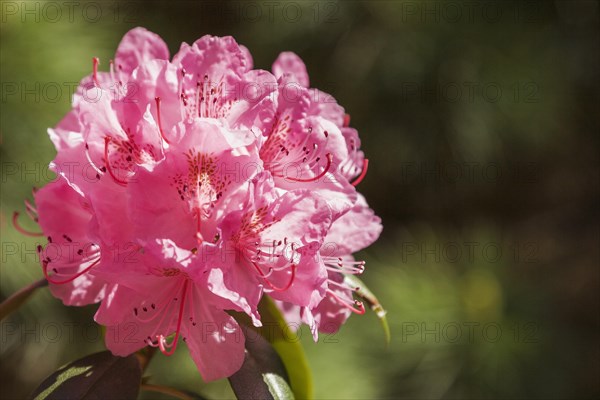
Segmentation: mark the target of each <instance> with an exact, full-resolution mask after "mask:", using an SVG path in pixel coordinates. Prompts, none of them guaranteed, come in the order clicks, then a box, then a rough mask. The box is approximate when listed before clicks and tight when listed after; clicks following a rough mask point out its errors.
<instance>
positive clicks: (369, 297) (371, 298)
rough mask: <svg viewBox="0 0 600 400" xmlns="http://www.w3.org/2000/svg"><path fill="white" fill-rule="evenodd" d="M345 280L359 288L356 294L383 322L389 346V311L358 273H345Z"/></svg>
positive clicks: (351, 285)
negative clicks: (387, 315) (358, 276)
mask: <svg viewBox="0 0 600 400" xmlns="http://www.w3.org/2000/svg"><path fill="white" fill-rule="evenodd" d="M344 281H345V282H346V284H347V285H348V286H350V287H355V288H357V290H356V294H357V295H358V297H360V298H361V299H362V300H363V301H364V302H365V303H367V305H368V306H369V307H370V308H371V310H373V311H374V312H375V315H377V318H379V321H380V322H381V326H382V327H383V333H384V335H385V344H386V346H389V344H390V340H391V337H392V336H391V334H390V327H389V325H388V322H387V318H386V317H385V315H386V314H387V312H386V311H385V310H384V309H383V306H382V305H381V303H380V302H379V300H377V297H375V295H374V294H373V292H371V291H370V290H369V288H368V287H367V285H365V284H364V282H363V281H361V280H360V279H358V278H357V277H356V275H344Z"/></svg>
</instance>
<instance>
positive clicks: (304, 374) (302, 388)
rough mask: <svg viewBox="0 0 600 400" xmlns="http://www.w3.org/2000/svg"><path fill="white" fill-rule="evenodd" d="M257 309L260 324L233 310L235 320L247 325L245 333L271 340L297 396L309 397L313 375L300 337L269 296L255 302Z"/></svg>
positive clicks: (311, 395)
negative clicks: (259, 326) (254, 324)
mask: <svg viewBox="0 0 600 400" xmlns="http://www.w3.org/2000/svg"><path fill="white" fill-rule="evenodd" d="M258 311H259V313H260V316H261V321H262V323H263V326H262V327H261V328H256V327H255V326H253V325H252V322H251V321H250V318H249V317H248V316H247V315H246V314H242V313H232V314H234V316H235V318H236V319H237V320H238V322H240V323H242V324H243V325H244V326H246V327H248V328H249V329H250V331H248V332H247V334H246V336H247V337H250V338H253V337H255V336H257V335H261V336H262V337H264V338H265V339H266V340H267V341H268V342H269V343H271V345H272V346H273V348H274V349H275V351H276V352H277V354H279V357H281V360H282V361H283V364H284V366H285V368H286V370H287V373H288V376H289V378H290V384H291V387H292V391H293V392H294V395H295V396H296V398H297V399H312V398H313V382H312V375H311V371H310V368H309V366H308V361H307V359H306V355H305V354H304V349H303V348H302V345H301V344H300V341H299V338H298V337H297V336H296V335H295V334H294V333H293V332H291V330H290V327H289V326H288V325H287V323H286V321H285V320H284V319H283V316H282V315H281V312H280V311H279V309H278V308H277V306H276V305H275V303H274V302H273V300H271V299H270V298H269V297H268V296H263V298H262V300H261V301H260V303H259V305H258ZM253 332H254V333H253Z"/></svg>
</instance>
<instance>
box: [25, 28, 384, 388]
mask: <svg viewBox="0 0 600 400" xmlns="http://www.w3.org/2000/svg"><path fill="white" fill-rule="evenodd" d="M98 65H99V62H98V60H97V59H94V61H93V64H92V68H93V72H92V74H91V75H90V76H88V77H86V78H84V79H83V80H82V82H81V85H80V86H79V88H78V89H77V92H76V94H75V95H74V101H73V108H72V110H71V111H70V112H69V113H68V114H67V116H66V117H65V118H64V119H63V120H62V121H61V122H60V123H59V124H58V125H57V127H56V128H54V129H50V130H49V135H50V138H51V140H52V141H53V143H54V145H55V147H56V149H57V155H56V157H55V159H54V160H53V162H52V163H51V165H50V167H51V169H52V170H54V171H55V172H56V173H57V175H58V178H57V180H56V181H55V182H53V183H51V184H49V185H47V186H46V187H44V188H42V189H41V190H39V191H38V192H37V193H36V194H35V200H36V204H37V211H36V209H35V208H34V207H33V206H32V205H30V204H28V203H27V209H28V213H29V214H31V216H32V217H33V218H34V219H35V220H38V214H39V224H40V227H41V229H42V231H43V235H45V236H47V237H48V244H46V245H45V246H44V247H42V246H40V248H39V249H40V257H41V262H42V266H43V271H44V274H45V275H46V277H47V278H48V280H49V282H50V286H51V290H52V292H53V294H54V295H55V296H57V297H59V298H61V299H62V300H63V302H64V303H65V304H68V305H83V304H88V303H93V302H100V306H99V308H98V311H97V313H96V316H95V319H96V321H97V322H98V323H100V324H102V325H105V326H106V327H107V335H106V345H107V347H108V348H109V349H110V350H111V351H112V352H113V353H115V354H118V355H127V354H131V353H132V352H135V351H136V350H138V349H140V348H142V347H144V346H147V345H150V346H157V347H159V348H160V350H161V351H162V352H163V353H164V354H166V355H171V354H173V352H174V351H175V349H176V347H177V344H178V342H179V339H180V338H181V339H182V340H183V341H185V343H186V344H187V346H188V348H189V350H190V354H191V356H192V358H193V360H194V362H195V363H196V365H197V367H198V369H199V371H200V373H201V374H202V376H203V377H204V379H206V380H212V379H217V378H221V377H225V376H230V375H231V374H233V373H234V372H235V371H237V370H238V369H239V367H240V366H241V364H242V362H243V359H244V341H245V339H244V335H243V332H242V329H241V327H240V326H239V325H238V323H237V322H236V320H235V319H234V318H233V317H231V316H230V314H229V313H228V312H227V311H229V310H235V311H239V312H243V313H246V314H247V315H248V316H250V317H251V319H252V322H253V323H254V325H256V326H261V316H260V314H259V312H258V304H259V301H260V300H261V298H262V296H264V295H268V296H270V297H272V298H273V299H276V300H277V301H278V302H279V304H281V305H282V307H284V308H286V309H289V310H293V313H295V314H296V317H297V319H299V320H300V319H301V320H302V321H303V322H305V323H308V324H309V325H310V326H311V328H312V329H313V331H314V332H315V335H316V332H317V330H321V331H325V332H331V331H334V330H337V329H338V328H339V326H340V325H341V324H342V323H343V322H344V321H345V320H346V319H347V318H348V316H349V314H350V313H351V311H355V312H358V313H362V312H363V311H364V308H363V307H362V304H361V303H359V302H355V300H354V299H353V295H352V288H350V287H348V285H346V283H345V280H344V274H356V273H360V272H362V270H363V264H364V263H363V262H356V261H354V259H353V258H352V256H351V254H352V253H353V252H355V251H358V250H360V249H362V248H364V247H366V246H368V245H369V244H371V243H372V242H373V241H374V240H375V239H376V238H377V237H378V236H379V233H380V231H381V224H380V220H379V219H378V218H377V217H375V216H374V214H373V212H372V210H370V209H369V208H368V206H367V204H366V201H365V200H364V198H363V197H362V196H361V195H360V194H358V192H357V191H356V189H355V186H356V185H357V184H358V182H360V180H361V179H362V178H363V177H364V174H365V173H366V167H367V163H366V160H365V159H364V155H363V154H362V152H361V151H360V149H359V147H360V142H359V140H358V134H357V132H356V130H354V129H352V128H349V127H348V123H349V117H348V116H347V115H346V114H345V113H344V110H343V108H342V107H341V106H339V105H338V104H337V103H336V102H335V100H333V98H331V97H330V96H329V97H328V99H329V101H327V102H322V101H320V100H319V99H320V98H321V97H325V94H324V93H322V92H319V91H318V90H317V89H310V88H308V85H309V79H308V75H307V72H306V66H305V65H304V63H303V62H302V61H301V60H300V58H299V57H298V56H296V55H295V54H293V53H282V54H281V55H280V56H279V58H278V59H277V61H276V62H275V63H274V64H273V68H272V69H273V74H271V73H270V72H268V71H263V70H256V69H253V61H252V58H251V55H250V53H249V51H248V50H247V49H246V48H245V47H243V46H239V45H238V44H237V43H236V42H235V40H234V39H233V38H231V37H224V38H217V37H211V36H205V37H202V38H201V39H199V40H197V41H196V42H194V43H193V44H192V45H188V44H185V43H184V44H182V46H181V47H180V49H179V51H178V53H177V54H176V55H175V56H173V59H172V61H169V52H168V49H167V46H166V45H165V43H164V42H163V41H162V40H161V39H160V38H159V37H158V36H157V35H155V34H153V33H151V32H148V31H146V30H145V29H143V28H136V29H133V30H132V31H130V32H128V33H127V34H126V35H125V37H124V38H123V40H122V41H121V43H120V45H119V47H118V49H117V53H116V56H115V60H114V62H113V61H111V62H110V63H109V72H101V71H99V70H98ZM327 96H328V95H327ZM357 176H358V178H357ZM353 179H354V181H352V180H353ZM17 217H18V215H15V225H16V226H17V227H19V225H18V220H17ZM19 229H20V230H21V231H23V232H24V233H25V232H26V231H25V230H24V229H22V228H20V227H19ZM39 235H42V234H39ZM331 242H336V243H337V244H338V246H336V247H334V249H333V250H331V249H330V246H329V245H330V244H331ZM71 248H72V249H74V252H73V251H71V252H67V251H68V250H70V249H71ZM53 249H58V250H60V257H58V256H56V255H52V254H51V250H53Z"/></svg>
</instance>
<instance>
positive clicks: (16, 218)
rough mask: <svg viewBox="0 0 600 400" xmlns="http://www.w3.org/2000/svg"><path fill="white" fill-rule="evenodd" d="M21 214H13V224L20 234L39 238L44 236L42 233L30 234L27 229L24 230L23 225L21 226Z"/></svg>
mask: <svg viewBox="0 0 600 400" xmlns="http://www.w3.org/2000/svg"><path fill="white" fill-rule="evenodd" d="M18 219H19V212H18V211H15V212H14V213H13V217H12V223H13V226H14V227H15V229H16V230H17V231H19V232H20V233H22V234H23V235H25V236H32V237H38V236H44V234H43V233H42V232H30V231H28V230H26V229H23V227H21V225H19V220H18Z"/></svg>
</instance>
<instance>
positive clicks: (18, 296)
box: [0, 278, 48, 320]
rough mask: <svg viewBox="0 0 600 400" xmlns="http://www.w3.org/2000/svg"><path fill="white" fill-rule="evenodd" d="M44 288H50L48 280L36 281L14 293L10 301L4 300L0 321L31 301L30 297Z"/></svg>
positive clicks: (0, 309) (0, 307)
mask: <svg viewBox="0 0 600 400" xmlns="http://www.w3.org/2000/svg"><path fill="white" fill-rule="evenodd" d="M44 286H48V281H47V280H46V278H42V279H40V280H39V281H35V282H33V283H31V284H30V285H28V286H25V287H24V288H21V289H19V290H18V291H17V292H15V293H13V294H12V295H11V296H10V297H9V298H8V299H6V300H4V301H3V302H2V304H0V320H3V319H4V318H5V317H6V316H8V315H9V314H10V313H11V312H13V311H14V310H16V309H17V308H19V307H20V306H21V305H22V304H23V303H25V302H26V301H27V299H29V296H31V295H32V294H33V292H35V291H36V290H37V289H39V288H41V287H44Z"/></svg>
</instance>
